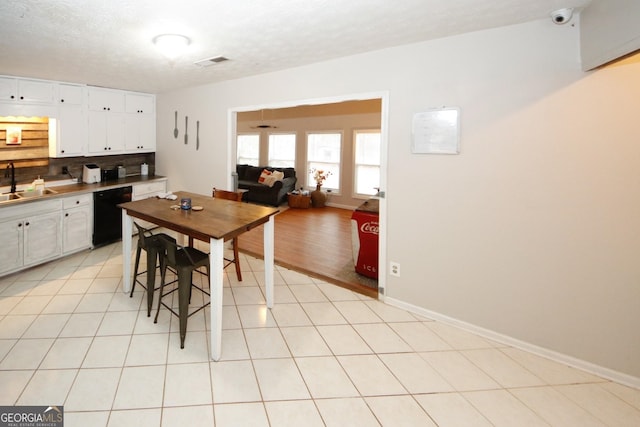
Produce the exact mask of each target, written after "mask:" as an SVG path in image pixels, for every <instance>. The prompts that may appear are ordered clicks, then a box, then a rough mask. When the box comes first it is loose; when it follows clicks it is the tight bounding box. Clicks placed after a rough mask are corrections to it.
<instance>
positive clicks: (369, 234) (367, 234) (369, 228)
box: [351, 199, 380, 279]
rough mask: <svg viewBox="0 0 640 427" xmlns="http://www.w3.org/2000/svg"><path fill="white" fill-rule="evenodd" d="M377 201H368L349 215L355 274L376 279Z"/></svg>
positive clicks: (378, 227)
mask: <svg viewBox="0 0 640 427" xmlns="http://www.w3.org/2000/svg"><path fill="white" fill-rule="evenodd" d="M378 219H379V201H378V199H369V200H367V201H366V202H364V203H363V204H361V205H360V206H358V208H357V209H356V210H355V211H354V212H353V214H352V215H351V241H352V247H353V262H354V264H355V267H356V272H358V273H360V274H362V275H363V276H367V277H371V278H373V279H377V278H378V230H379V229H380V225H379V222H378Z"/></svg>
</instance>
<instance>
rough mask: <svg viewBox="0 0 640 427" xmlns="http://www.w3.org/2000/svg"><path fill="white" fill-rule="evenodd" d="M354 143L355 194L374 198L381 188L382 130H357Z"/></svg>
mask: <svg viewBox="0 0 640 427" xmlns="http://www.w3.org/2000/svg"><path fill="white" fill-rule="evenodd" d="M353 141H354V144H353V146H354V154H355V155H354V158H355V165H354V168H353V169H354V190H355V191H354V193H355V194H356V196H358V195H362V196H372V195H374V194H376V193H377V192H378V189H379V188H380V130H379V129H367V130H356V131H354V136H353Z"/></svg>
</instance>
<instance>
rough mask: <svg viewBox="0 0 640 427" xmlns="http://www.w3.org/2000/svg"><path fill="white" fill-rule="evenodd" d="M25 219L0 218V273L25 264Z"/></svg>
mask: <svg viewBox="0 0 640 427" xmlns="http://www.w3.org/2000/svg"><path fill="white" fill-rule="evenodd" d="M23 225H24V223H23V221H22V220H13V221H3V220H0V235H2V245H0V274H2V273H5V272H9V271H12V270H17V269H18V268H21V267H22V266H23V265H24V249H23V247H24V237H23V235H24V233H23V230H24V228H23Z"/></svg>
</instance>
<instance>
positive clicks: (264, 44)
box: [0, 0, 591, 93]
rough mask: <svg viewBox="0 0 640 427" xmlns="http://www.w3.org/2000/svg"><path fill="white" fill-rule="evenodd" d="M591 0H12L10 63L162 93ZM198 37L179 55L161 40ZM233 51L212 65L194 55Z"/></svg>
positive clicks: (1, 22) (2, 39)
mask: <svg viewBox="0 0 640 427" xmlns="http://www.w3.org/2000/svg"><path fill="white" fill-rule="evenodd" d="M590 2H591V0H270V1H259V0H183V1H169V0H2V1H1V2H0V58H1V59H0V74H8V75H16V76H23V77H35V78H42V79H50V80H61V81H70V82H79V83H87V84H91V85H97V86H106V87H112V88H118V89H128V90H137V91H143V92H152V93H160V92H165V91H168V90H172V89H177V88H182V87H188V86H194V85H199V84H203V83H209V82H218V81H223V80H230V79H236V78H240V77H245V76H250V75H255V74H261V73H265V72H270V71H276V70H281V69H285V68H290V67H295V66H300V65H305V64H310V63H313V62H318V61H323V60H327V59H331V58H337V57H341V56H347V55H353V54H357V53H361V52H366V51H371V50H377V49H382V48H385V47H391V46H397V45H401V44H407V43H413V42H419V41H423V40H430V39H436V38H442V37H447V36H451V35H455V34H461V33H466V32H471V31H477V30H482V29H487V28H494V27H500V26H505V25H511V24H517V23H523V22H527V21H532V20H536V19H543V18H546V17H548V16H549V13H550V12H551V11H553V10H557V9H560V8H565V7H583V6H585V5H587V4H588V3H590ZM162 33H180V34H184V35H186V36H188V37H189V38H191V40H192V43H191V45H190V46H189V50H188V52H187V53H185V54H184V55H183V56H182V57H181V58H179V59H178V60H176V61H175V62H174V63H170V62H169V61H168V60H167V59H165V58H164V57H163V56H161V55H160V54H159V52H158V51H157V50H156V49H155V48H154V46H153V45H152V43H151V40H152V39H153V37H155V36H156V35H158V34H162ZM218 55H222V56H225V57H227V58H229V61H227V62H224V63H221V64H217V65H213V66H211V67H206V68H202V67H198V66H196V65H194V64H193V63H194V62H196V61H198V60H201V59H205V58H209V57H212V56H218Z"/></svg>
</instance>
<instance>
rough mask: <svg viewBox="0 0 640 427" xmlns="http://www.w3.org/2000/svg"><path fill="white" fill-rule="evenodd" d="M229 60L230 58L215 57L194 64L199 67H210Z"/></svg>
mask: <svg viewBox="0 0 640 427" xmlns="http://www.w3.org/2000/svg"><path fill="white" fill-rule="evenodd" d="M228 60H229V58H225V57H224V56H214V57H212V58H207V59H201V60H200V61H196V62H194V64H195V65H197V66H198V67H210V66H212V65H215V64H219V63H221V62H225V61H228Z"/></svg>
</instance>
